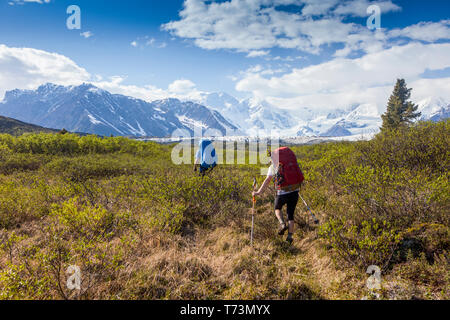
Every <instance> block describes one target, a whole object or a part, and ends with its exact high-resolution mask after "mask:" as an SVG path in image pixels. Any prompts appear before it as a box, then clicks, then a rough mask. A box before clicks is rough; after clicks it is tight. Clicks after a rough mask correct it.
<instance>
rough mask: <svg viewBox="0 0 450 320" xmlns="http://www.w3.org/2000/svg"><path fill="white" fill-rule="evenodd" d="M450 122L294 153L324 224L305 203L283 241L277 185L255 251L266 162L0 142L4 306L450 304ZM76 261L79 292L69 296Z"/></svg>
mask: <svg viewBox="0 0 450 320" xmlns="http://www.w3.org/2000/svg"><path fill="white" fill-rule="evenodd" d="M449 126H450V122H449V121H447V122H442V123H438V124H433V123H421V124H419V125H417V126H416V127H414V128H411V129H402V130H401V131H397V132H390V133H386V134H383V135H378V136H377V137H376V138H375V139H374V140H372V141H369V142H356V143H329V144H320V145H314V146H300V147H294V148H293V149H294V151H295V152H296V154H297V156H298V159H299V162H300V163H301V166H302V169H303V171H304V173H305V176H306V182H305V184H304V187H303V189H302V192H301V193H302V195H303V197H304V198H305V199H306V200H307V201H308V202H309V205H310V206H311V207H312V208H313V210H314V211H315V213H317V215H318V216H319V217H320V220H321V224H320V225H319V226H315V225H313V224H312V223H311V221H309V216H308V214H307V213H306V212H305V211H304V207H303V206H302V205H301V204H299V205H298V207H297V213H296V222H297V231H296V233H295V241H294V243H293V245H292V246H291V247H289V246H286V244H285V243H284V241H283V240H284V239H282V238H280V237H278V236H276V235H275V233H276V228H277V222H276V219H275V217H274V215H273V210H272V206H273V203H272V202H273V199H274V195H273V192H267V193H266V194H265V196H263V197H261V198H258V201H257V215H256V218H255V223H256V224H255V243H254V247H253V248H252V247H250V239H249V238H250V237H249V234H250V224H251V216H250V212H251V211H250V208H251V199H250V197H251V195H250V193H251V185H252V180H253V177H255V176H256V177H258V182H259V183H261V182H262V180H263V178H264V177H262V176H260V175H258V173H259V169H260V168H259V167H258V166H253V165H239V166H237V165H236V166H220V167H219V168H218V169H217V171H215V172H213V174H212V175H211V176H208V177H206V178H204V179H203V180H202V179H201V178H199V177H197V176H196V175H195V174H194V173H193V172H192V167H191V166H176V165H173V164H172V163H171V161H170V155H171V146H161V145H157V144H154V143H145V142H137V141H133V140H128V139H125V138H105V139H100V138H97V137H93V136H85V137H78V136H76V135H70V134H68V135H51V134H27V135H23V136H20V137H12V136H10V135H0V160H1V161H0V230H1V231H0V248H1V251H0V252H1V253H0V298H3V299H25V298H26V299H50V298H55V299H64V298H81V299H362V298H365V297H367V298H373V297H374V296H375V294H378V295H379V298H382V299H411V298H419V299H448V298H449V283H450V282H449V270H450V268H449V257H448V250H449V241H450V237H449V231H450V229H449V226H450V225H449V215H448V212H450V210H449V209H450V208H449V206H450V201H449V200H450V199H449V197H450V190H449V189H450V184H449V173H448V169H449V159H450V157H449V150H450V149H449V143H450V127H449ZM70 265H76V266H79V267H80V269H81V272H82V285H81V292H79V291H76V290H75V291H70V290H68V289H67V287H66V279H67V276H68V275H67V274H66V270H67V268H68V267H69V266H70ZM370 265H377V266H379V267H380V269H381V272H382V274H381V276H382V283H381V285H382V288H381V290H378V291H376V292H373V291H371V290H369V289H367V287H366V281H367V279H368V275H367V274H366V270H367V268H368V267H369V266H370Z"/></svg>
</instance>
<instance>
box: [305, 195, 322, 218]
mask: <svg viewBox="0 0 450 320" xmlns="http://www.w3.org/2000/svg"><path fill="white" fill-rule="evenodd" d="M300 198H301V199H302V201H303V203H304V204H305V206H306V209H308V211H309V212H310V213H311V216H312V217H313V219H314V223H315V224H319V219H317V218H316V216H315V215H314V213H313V212H312V211H311V209H310V208H309V206H308V204H307V203H306V201H305V199H303V197H302V196H301V195H300Z"/></svg>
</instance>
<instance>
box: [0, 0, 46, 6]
mask: <svg viewBox="0 0 450 320" xmlns="http://www.w3.org/2000/svg"><path fill="white" fill-rule="evenodd" d="M50 1H51V0H12V1H10V2H8V4H9V5H11V6H13V5H14V4H25V3H39V4H43V3H50Z"/></svg>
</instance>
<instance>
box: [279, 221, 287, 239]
mask: <svg viewBox="0 0 450 320" xmlns="http://www.w3.org/2000/svg"><path fill="white" fill-rule="evenodd" d="M287 229H289V227H288V226H287V225H286V224H285V223H283V224H282V225H280V228H279V229H278V235H280V236H282V235H284V233H285V232H286V231H287Z"/></svg>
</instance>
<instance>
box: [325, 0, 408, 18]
mask: <svg viewBox="0 0 450 320" xmlns="http://www.w3.org/2000/svg"><path fill="white" fill-rule="evenodd" d="M371 5H377V6H379V7H380V9H381V13H382V14H384V13H388V12H392V11H400V10H401V7H399V6H398V5H396V4H394V3H392V1H390V0H388V1H368V0H351V1H347V2H345V3H343V4H341V5H339V6H338V7H337V8H336V10H334V11H333V12H334V13H335V14H338V15H350V16H355V17H367V16H368V15H367V8H368V7H370V6H371Z"/></svg>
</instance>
